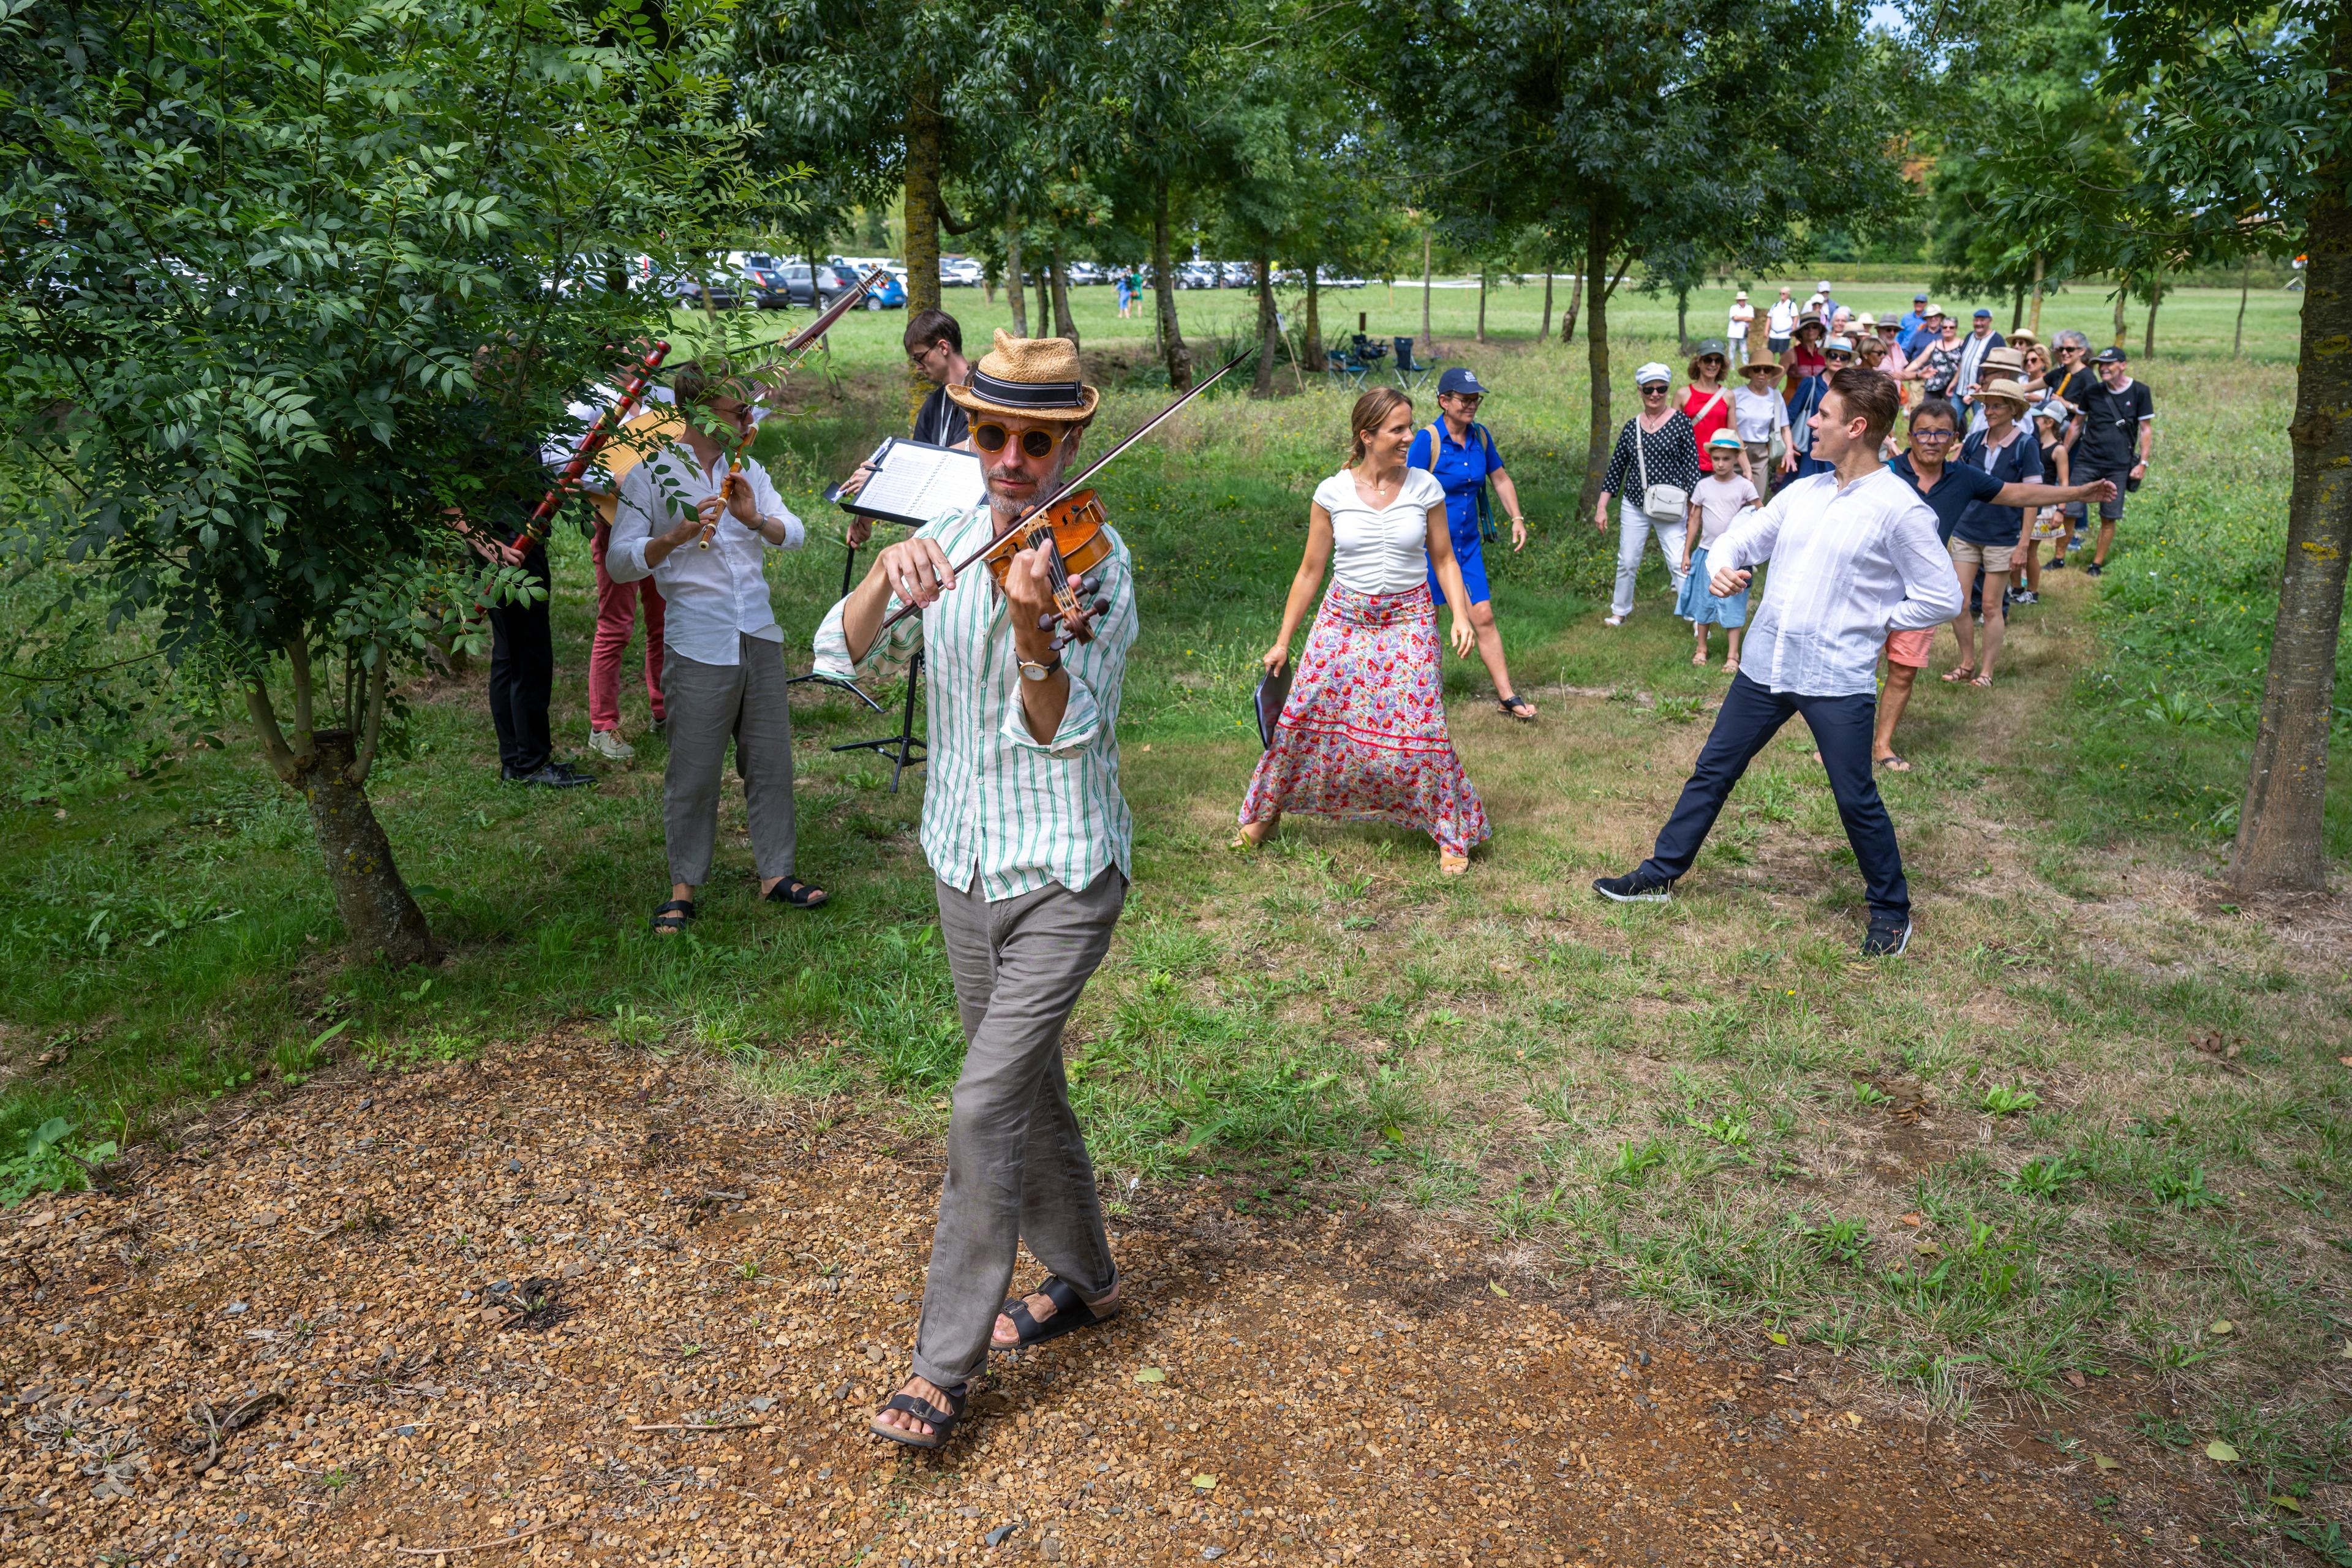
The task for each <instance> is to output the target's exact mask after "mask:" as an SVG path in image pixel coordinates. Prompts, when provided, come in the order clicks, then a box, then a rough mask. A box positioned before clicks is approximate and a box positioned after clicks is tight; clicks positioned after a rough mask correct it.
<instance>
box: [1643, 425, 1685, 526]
mask: <svg viewBox="0 0 2352 1568" xmlns="http://www.w3.org/2000/svg"><path fill="white" fill-rule="evenodd" d="M1642 436H1643V430H1642V420H1641V417H1640V416H1638V415H1637V416H1634V419H1633V462H1634V464H1635V466H1636V467H1638V468H1640V469H1641V479H1642V510H1643V514H1644V515H1646V516H1647V517H1648V518H1649V519H1650V520H1651V521H1654V522H1684V521H1688V519H1689V517H1690V491H1688V490H1686V489H1683V488H1682V487H1681V486H1679V485H1654V484H1652V483H1651V482H1650V454H1649V453H1648V452H1646V451H1644V450H1643V442H1642Z"/></svg>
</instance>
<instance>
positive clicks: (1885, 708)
mask: <svg viewBox="0 0 2352 1568" xmlns="http://www.w3.org/2000/svg"><path fill="white" fill-rule="evenodd" d="M1917 679H1919V672H1918V671H1917V670H1916V669H1914V668H1912V667H1911V666H1909V665H1907V664H1889V665H1888V666H1887V667H1886V689H1885V690H1884V691H1882V692H1880V693H1879V694H1878V732H1877V733H1876V734H1875V735H1874V736H1872V737H1871V743H1870V756H1871V760H1872V761H1873V762H1882V763H1883V762H1885V760H1886V759H1887V758H1889V757H1891V756H1893V755H1895V725H1897V724H1899V723H1901V722H1902V721H1903V710H1904V709H1906V708H1907V707H1909V706H1910V705H1911V687H1912V684H1913V683H1914V682H1915V681H1916V680H1917Z"/></svg>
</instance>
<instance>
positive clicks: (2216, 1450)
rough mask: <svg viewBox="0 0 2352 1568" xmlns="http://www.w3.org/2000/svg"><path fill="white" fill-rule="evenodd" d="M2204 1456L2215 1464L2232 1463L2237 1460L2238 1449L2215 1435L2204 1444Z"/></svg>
mask: <svg viewBox="0 0 2352 1568" xmlns="http://www.w3.org/2000/svg"><path fill="white" fill-rule="evenodd" d="M2205 1457H2206V1458H2209V1459H2211V1460H2213V1461H2214V1462H2215V1463H2217V1464H2223V1465H2234V1464H2236V1463H2237V1462H2238V1450H2237V1449H2235V1448H2232V1447H2230V1445H2229V1444H2227V1443H2224V1442H2223V1441H2221V1438H2219V1437H2216V1438H2214V1439H2213V1440H2212V1441H2211V1442H2210V1443H2208V1444H2206V1445H2205Z"/></svg>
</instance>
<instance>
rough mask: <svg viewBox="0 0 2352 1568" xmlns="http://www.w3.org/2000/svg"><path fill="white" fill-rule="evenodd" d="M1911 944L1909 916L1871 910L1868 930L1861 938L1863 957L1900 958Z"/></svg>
mask: <svg viewBox="0 0 2352 1568" xmlns="http://www.w3.org/2000/svg"><path fill="white" fill-rule="evenodd" d="M1910 945H1911V917H1910V916H1909V915H1886V914H1880V913H1878V912H1876V911H1875V910H1874V911H1872V913H1871V917H1870V930H1869V931H1868V932H1867V933H1866V934H1865V935H1864V937H1863V939H1862V956H1863V957H1864V958H1900V957H1901V956H1903V950H1904V949H1905V948H1907V947H1909V946H1910Z"/></svg>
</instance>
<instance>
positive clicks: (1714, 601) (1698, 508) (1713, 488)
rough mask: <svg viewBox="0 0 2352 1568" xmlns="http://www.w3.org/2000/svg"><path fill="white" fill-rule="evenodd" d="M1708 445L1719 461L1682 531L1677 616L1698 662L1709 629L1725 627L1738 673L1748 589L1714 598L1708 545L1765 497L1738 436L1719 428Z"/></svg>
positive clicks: (1731, 664) (1727, 668) (1729, 663)
mask: <svg viewBox="0 0 2352 1568" xmlns="http://www.w3.org/2000/svg"><path fill="white" fill-rule="evenodd" d="M1706 445H1707V457H1708V458H1710V459H1713V460H1714V462H1715V469H1714V471H1713V472H1712V473H1709V474H1706V475H1705V476H1704V477H1702V478H1701V479H1700V480H1699V481H1698V483H1697V485H1696V486H1695V487H1693V489H1692V490H1691V499H1690V524H1689V528H1688V531H1686V532H1685V534H1684V535H1683V592H1682V597H1681V598H1680V599H1679V600H1677V601H1676V602H1675V614H1676V615H1678V616H1682V617H1683V618H1684V619H1685V620H1686V621H1688V622H1690V624H1691V633H1692V635H1693V636H1694V637H1696V639H1697V647H1695V648H1694V649H1693V650H1692V652H1691V662H1692V663H1693V664H1705V663H1706V654H1707V630H1706V628H1707V627H1708V626H1721V627H1723V628H1724V635H1725V636H1726V637H1727V638H1728V639H1729V640H1730V644H1731V649H1730V653H1729V656H1728V657H1727V658H1726V659H1725V660H1724V665H1723V673H1724V674H1726V675H1737V674H1738V673H1739V639H1740V637H1741V636H1742V635H1743V633H1744V632H1745V631H1746V629H1747V626H1748V592H1747V590H1746V589H1744V588H1743V589H1742V590H1740V591H1739V592H1738V593H1737V594H1734V595H1731V596H1730V597H1729V598H1727V599H1718V598H1717V597H1716V596H1715V595H1714V594H1713V592H1711V591H1710V590H1709V589H1708V587H1707V565H1706V547H1707V546H1708V545H1710V544H1712V543H1714V542H1716V541H1717V539H1719V538H1721V537H1722V536H1723V532H1724V531H1725V530H1726V529H1727V528H1729V527H1730V526H1731V521H1732V519H1734V518H1736V517H1738V515H1739V514H1740V512H1741V511H1743V510H1746V509H1747V508H1748V507H1751V506H1760V505H1761V504H1763V501H1762V498H1761V497H1759V495H1757V493H1756V487H1755V486H1754V485H1752V484H1750V483H1748V480H1747V479H1745V478H1743V477H1742V476H1741V474H1740V473H1739V470H1738V464H1737V462H1736V459H1737V458H1738V456H1739V437H1738V435H1737V434H1736V433H1734V432H1733V431H1730V430H1717V432H1716V433H1715V435H1714V436H1713V437H1711V438H1710V439H1709V440H1708V442H1707V444H1706Z"/></svg>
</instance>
